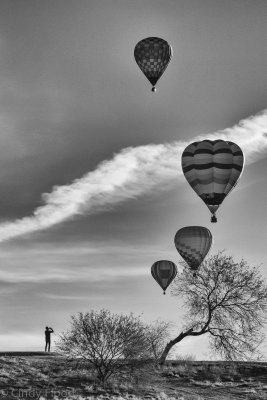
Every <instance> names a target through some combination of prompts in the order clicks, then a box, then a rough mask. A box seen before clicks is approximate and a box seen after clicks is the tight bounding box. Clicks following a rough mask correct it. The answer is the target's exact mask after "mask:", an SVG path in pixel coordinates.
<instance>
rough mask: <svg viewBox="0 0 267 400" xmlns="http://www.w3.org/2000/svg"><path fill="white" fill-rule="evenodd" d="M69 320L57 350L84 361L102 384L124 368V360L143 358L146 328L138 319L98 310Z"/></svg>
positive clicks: (145, 354) (145, 347)
mask: <svg viewBox="0 0 267 400" xmlns="http://www.w3.org/2000/svg"><path fill="white" fill-rule="evenodd" d="M71 320H72V322H71V328H70V330H69V331H67V332H63V333H62V334H61V335H60V339H59V342H58V343H57V349H58V350H59V352H61V353H64V354H66V355H68V356H71V357H75V358H76V357H78V358H81V359H82V360H86V361H87V362H88V363H89V364H90V365H91V366H92V367H93V368H94V369H95V370H96V371H97V376H98V379H99V380H100V381H101V382H102V383H104V382H105V381H106V380H107V379H108V378H109V377H110V376H111V375H112V374H114V373H115V372H116V371H118V370H119V369H120V368H122V367H123V366H125V360H132V358H133V357H134V358H135V359H142V358H146V357H147V352H148V341H147V337H146V326H145V325H144V324H143V323H142V321H141V319H140V318H139V317H134V316H133V315H132V314H130V315H128V316H127V315H122V314H120V315H118V314H111V313H110V311H108V310H100V311H90V312H87V313H85V314H83V313H78V315H77V316H72V317H71Z"/></svg>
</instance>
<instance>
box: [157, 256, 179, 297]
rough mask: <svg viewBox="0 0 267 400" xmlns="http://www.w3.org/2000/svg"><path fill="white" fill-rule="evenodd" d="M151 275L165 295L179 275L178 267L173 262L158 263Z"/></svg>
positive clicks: (161, 261) (163, 261) (162, 261)
mask: <svg viewBox="0 0 267 400" xmlns="http://www.w3.org/2000/svg"><path fill="white" fill-rule="evenodd" d="M151 274H152V276H153V278H154V279H155V280H156V281H157V282H158V284H159V285H160V287H161V288H162V289H163V291H164V294H165V290H166V289H167V287H168V286H169V285H170V283H171V282H172V281H173V279H174V278H175V276H176V274H177V267H176V265H175V264H174V263H173V262H172V261H168V260H160V261H156V262H155V263H154V264H153V265H152V267H151Z"/></svg>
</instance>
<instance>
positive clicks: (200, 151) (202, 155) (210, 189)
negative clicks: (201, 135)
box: [182, 139, 244, 222]
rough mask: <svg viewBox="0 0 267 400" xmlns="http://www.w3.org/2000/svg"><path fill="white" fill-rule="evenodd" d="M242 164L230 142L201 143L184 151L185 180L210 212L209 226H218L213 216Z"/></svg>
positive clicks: (240, 155)
mask: <svg viewBox="0 0 267 400" xmlns="http://www.w3.org/2000/svg"><path fill="white" fill-rule="evenodd" d="M243 164H244V155H243V152H242V150H241V149H240V147H239V146H238V145H237V144H235V143H233V142H228V141H224V140H220V139H219V140H213V141H212V140H203V141H201V142H194V143H191V144H189V145H188V146H187V147H186V149H185V150H184V152H183V154H182V168H183V172H184V176H185V178H186V179H187V181H188V183H189V185H190V186H191V187H192V188H193V189H194V191H195V192H196V193H197V195H198V196H199V197H200V198H201V199H202V200H203V201H204V203H205V204H206V205H207V207H208V209H209V210H210V212H211V214H212V217H211V222H217V218H216V214H215V212H216V211H217V209H218V208H219V206H220V205H221V204H222V202H223V200H224V199H225V197H226V196H227V195H228V194H229V193H230V191H231V190H232V189H233V188H234V187H235V185H236V184H237V181H238V179H239V177H240V175H241V172H242V169H243Z"/></svg>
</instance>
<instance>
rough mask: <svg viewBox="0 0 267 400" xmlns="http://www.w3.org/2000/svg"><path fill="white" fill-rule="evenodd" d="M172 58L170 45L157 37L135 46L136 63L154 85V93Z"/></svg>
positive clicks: (149, 38)
mask: <svg viewBox="0 0 267 400" xmlns="http://www.w3.org/2000/svg"><path fill="white" fill-rule="evenodd" d="M171 56H172V48H171V46H170V45H169V43H168V42H166V40H163V39H160V38H157V37H148V38H146V39H143V40H141V41H140V42H138V43H137V45H136V46H135V49H134V58H135V61H136V62H137V64H138V66H139V68H140V69H141V71H142V72H143V73H144V75H145V76H146V77H147V79H148V80H149V82H150V83H151V84H152V85H153V87H152V92H155V91H156V88H155V85H156V83H157V81H158V80H159V78H160V77H161V75H162V74H163V72H164V71H165V69H166V68H167V66H168V64H169V62H170V60H171Z"/></svg>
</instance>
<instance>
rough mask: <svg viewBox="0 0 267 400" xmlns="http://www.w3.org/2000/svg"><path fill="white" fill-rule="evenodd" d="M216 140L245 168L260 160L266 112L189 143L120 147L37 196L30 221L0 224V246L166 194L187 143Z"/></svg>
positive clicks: (266, 147)
mask: <svg viewBox="0 0 267 400" xmlns="http://www.w3.org/2000/svg"><path fill="white" fill-rule="evenodd" d="M219 138H220V139H224V140H230V141H233V142H236V143H237V144H238V145H239V146H240V147H241V148H242V150H243V152H244V154H245V157H246V163H247V164H249V163H253V162H255V161H257V160H259V159H261V158H263V157H265V156H266V154H267V110H263V111H262V112H260V113H258V114H257V115H255V116H251V117H249V118H246V119H243V120H241V121H240V122H239V123H238V124H237V125H234V126H233V127H231V128H227V129H224V130H221V131H218V132H214V133H210V134H207V135H205V136H204V135H202V136H197V137H195V138H194V139H192V140H190V142H181V141H176V142H172V143H165V144H157V145H155V144H149V145H144V146H138V147H134V148H133V147H128V148H125V149H123V150H121V151H120V152H119V153H117V154H115V155H114V156H113V158H112V159H110V160H105V161H102V162H101V163H100V164H99V165H98V166H97V168H96V169H95V170H94V171H91V172H88V173H87V174H85V175H84V176H83V177H81V178H80V179H77V180H75V181H74V182H73V183H71V184H70V185H64V186H55V187H54V188H53V189H52V191H51V192H50V193H45V194H43V196H42V198H43V202H44V204H43V205H42V206H40V207H38V208H36V209H35V210H34V211H33V214H32V216H28V217H24V218H21V219H17V220H15V221H11V222H5V223H2V224H0V242H2V241H5V240H8V239H11V238H14V237H16V236H20V235H23V234H27V233H31V232H34V231H37V230H42V229H47V228H49V227H51V226H53V225H55V224H59V223H61V222H63V221H65V220H68V219H70V218H72V217H75V216H76V215H79V214H83V213H86V214H90V213H91V214H93V213H97V212H101V211H102V210H106V209H109V208H111V207H113V206H115V205H116V204H118V203H120V202H122V201H125V200H127V199H133V198H136V197H138V196H140V195H142V194H144V193H147V192H149V191H152V190H153V189H154V188H155V187H157V190H159V189H160V190H166V189H168V187H170V186H173V185H174V184H177V178H179V177H181V176H182V169H181V166H180V158H181V154H182V152H183V150H184V148H185V147H186V146H187V145H188V144H189V143H191V142H193V141H197V140H203V139H211V140H214V139H219Z"/></svg>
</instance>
